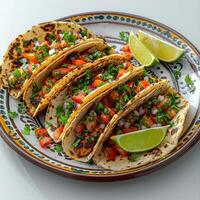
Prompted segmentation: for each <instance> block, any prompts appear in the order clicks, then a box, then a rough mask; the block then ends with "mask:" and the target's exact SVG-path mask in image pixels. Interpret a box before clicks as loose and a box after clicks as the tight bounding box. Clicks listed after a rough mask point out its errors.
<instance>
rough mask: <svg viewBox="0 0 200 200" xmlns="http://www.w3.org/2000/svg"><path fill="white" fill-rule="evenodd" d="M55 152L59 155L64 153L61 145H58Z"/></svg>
mask: <svg viewBox="0 0 200 200" xmlns="http://www.w3.org/2000/svg"><path fill="white" fill-rule="evenodd" d="M55 151H56V152H57V153H61V152H62V145H61V144H56V146H55Z"/></svg>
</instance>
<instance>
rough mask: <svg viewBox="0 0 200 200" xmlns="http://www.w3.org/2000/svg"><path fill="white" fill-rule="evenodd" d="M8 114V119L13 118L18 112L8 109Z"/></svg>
mask: <svg viewBox="0 0 200 200" xmlns="http://www.w3.org/2000/svg"><path fill="white" fill-rule="evenodd" d="M8 116H9V117H10V119H14V118H15V117H17V116H18V114H17V113H16V112H12V111H10V112H8Z"/></svg>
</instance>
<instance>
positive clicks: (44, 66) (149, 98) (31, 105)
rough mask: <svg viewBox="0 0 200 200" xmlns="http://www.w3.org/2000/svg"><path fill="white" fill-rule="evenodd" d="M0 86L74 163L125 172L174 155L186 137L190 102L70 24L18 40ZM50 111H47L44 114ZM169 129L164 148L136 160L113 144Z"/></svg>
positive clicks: (44, 28) (9, 53) (40, 28)
mask: <svg viewBox="0 0 200 200" xmlns="http://www.w3.org/2000/svg"><path fill="white" fill-rule="evenodd" d="M0 78H1V84H2V85H3V86H4V87H6V88H8V90H9V92H10V95H11V96H13V97H14V98H18V97H20V96H21V95H22V94H23V100H24V102H25V103H26V106H27V108H28V113H29V114H30V115H31V116H33V117H35V116H36V115H37V114H38V113H40V112H41V111H43V113H44V115H45V128H46V130H47V132H48V134H49V136H50V137H51V138H52V139H53V140H54V142H56V143H62V147H63V150H64V152H65V153H66V154H67V155H68V156H69V157H70V158H72V159H74V160H77V161H81V162H88V161H89V160H90V159H93V160H94V162H95V163H96V164H97V165H98V166H100V167H103V168H106V169H111V170H124V169H127V168H135V167H138V166H141V165H145V164H147V163H149V162H152V161H155V160H157V159H159V158H162V157H163V156H165V155H166V154H168V153H169V152H170V151H172V150H173V149H174V148H175V147H176V146H177V144H178V141H179V139H180V137H181V136H182V134H183V131H182V130H183V124H184V120H185V116H186V114H187V111H188V108H189V104H188V102H187V101H186V100H185V99H184V98H183V97H182V96H181V95H180V94H178V93H177V92H176V91H175V90H174V89H173V88H171V86H170V85H169V83H168V82H167V81H166V80H159V79H158V78H156V77H154V76H150V75H149V74H148V73H147V72H146V71H145V69H144V67H143V66H140V67H135V66H134V65H133V64H132V63H131V57H130V55H129V53H127V54H117V53H116V52H115V51H114V49H113V48H111V47H110V46H109V45H108V44H107V43H106V42H105V40H104V39H102V38H100V37H97V36H95V35H94V34H93V33H91V32H90V31H89V30H87V29H86V28H84V27H81V26H80V25H77V24H75V23H73V22H50V23H43V24H39V25H38V26H34V27H32V29H31V30H29V31H27V32H26V33H24V34H22V35H20V36H18V37H17V38H16V39H15V40H14V41H13V42H12V43H11V45H10V46H9V48H8V50H7V52H6V54H5V56H4V60H3V64H2V71H1V76H0ZM46 107H48V108H47V109H46V110H45V108H46ZM166 125H169V128H168V131H167V134H166V137H165V139H164V140H163V141H162V143H161V144H160V145H159V146H157V147H156V148H154V149H153V150H151V151H148V152H142V153H138V154H137V159H133V157H134V158H135V155H132V153H130V152H126V151H125V150H124V149H122V148H121V147H120V146H118V145H117V144H116V143H114V142H113V141H112V140H111V137H112V136H114V135H116V134H127V133H129V132H134V131H137V130H141V129H148V128H152V127H161V126H166Z"/></svg>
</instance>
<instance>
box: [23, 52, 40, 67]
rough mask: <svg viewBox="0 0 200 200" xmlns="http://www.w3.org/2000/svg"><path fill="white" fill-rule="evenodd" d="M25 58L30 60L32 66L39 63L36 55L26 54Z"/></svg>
mask: <svg viewBox="0 0 200 200" xmlns="http://www.w3.org/2000/svg"><path fill="white" fill-rule="evenodd" d="M23 57H24V58H27V59H29V61H30V64H37V63H38V61H37V59H36V57H35V54H34V53H24V54H23Z"/></svg>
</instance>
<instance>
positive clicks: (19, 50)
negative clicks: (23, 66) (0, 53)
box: [16, 47, 22, 55]
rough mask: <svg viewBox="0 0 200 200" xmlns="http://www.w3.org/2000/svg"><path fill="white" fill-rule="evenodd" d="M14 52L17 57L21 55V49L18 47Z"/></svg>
mask: <svg viewBox="0 0 200 200" xmlns="http://www.w3.org/2000/svg"><path fill="white" fill-rule="evenodd" d="M16 51H17V53H18V55H21V53H22V49H21V48H20V47H17V48H16Z"/></svg>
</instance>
